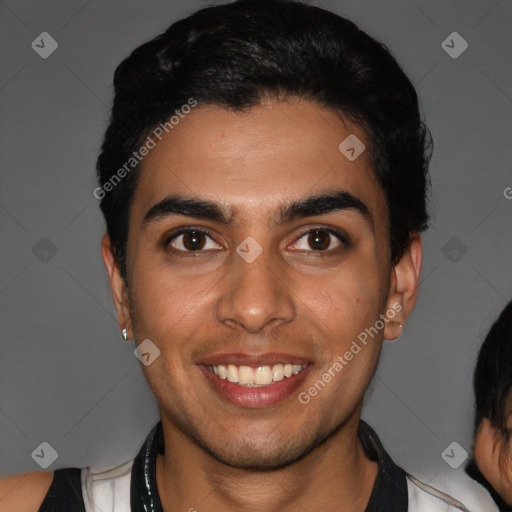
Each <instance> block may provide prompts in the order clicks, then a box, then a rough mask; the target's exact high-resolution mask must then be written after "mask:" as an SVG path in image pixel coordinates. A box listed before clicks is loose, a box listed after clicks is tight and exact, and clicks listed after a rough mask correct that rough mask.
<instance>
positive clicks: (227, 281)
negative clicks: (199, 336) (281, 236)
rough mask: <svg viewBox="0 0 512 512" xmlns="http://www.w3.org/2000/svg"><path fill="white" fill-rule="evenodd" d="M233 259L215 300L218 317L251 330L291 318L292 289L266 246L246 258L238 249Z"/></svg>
mask: <svg viewBox="0 0 512 512" xmlns="http://www.w3.org/2000/svg"><path fill="white" fill-rule="evenodd" d="M233 260H234V261H233V265H232V266H231V268H230V270H229V273H228V274H227V275H226V276H225V277H224V279H223V280H222V284H223V286H224V288H223V289H222V294H221V296H220V298H219V299H218V300H217V303H216V306H217V311H216V315H217V320H218V321H219V322H222V323H224V324H225V325H226V326H228V327H231V328H240V327H241V328H243V329H245V330H246V331H248V332H251V333H257V332H260V331H262V330H265V329H266V328H268V327H269V326H270V325H272V327H278V326H279V325H281V324H284V323H287V322H290V321H291V320H293V318H294V316H295V305H294V301H293V292H292V290H291V289H290V287H289V286H287V284H286V276H285V273H284V272H283V271H282V269H279V268H278V267H279V262H278V261H276V260H277V257H274V258H272V254H270V251H269V250H268V249H265V250H263V252H262V253H261V254H260V255H259V256H258V257H257V258H256V259H255V260H254V261H251V262H249V261H250V260H249V261H247V260H245V259H244V258H243V257H241V256H240V255H239V254H238V253H233ZM273 260H274V261H273ZM280 270H281V271H280Z"/></svg>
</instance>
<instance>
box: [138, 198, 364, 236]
mask: <svg viewBox="0 0 512 512" xmlns="http://www.w3.org/2000/svg"><path fill="white" fill-rule="evenodd" d="M342 210H354V211H356V212H358V213H359V214H361V216H362V217H363V218H364V219H365V220H366V221H367V222H368V223H369V224H373V223H372V219H371V215H370V212H369V209H368V207H367V206H366V205H365V204H364V203H363V202H362V201H361V200H360V199H358V198H357V197H355V196H354V195H353V194H351V193H350V192H347V191H345V190H333V191H327V192H323V193H320V194H315V195H312V196H308V197H306V198H303V199H299V200H295V201H292V202H290V203H288V204H284V205H281V207H280V209H279V219H278V221H277V222H276V224H277V225H281V224H284V223H286V222H290V221H292V220H295V219H298V218H306V217H313V216H315V215H325V214H328V213H334V212H337V211H342ZM174 215H183V216H186V217H194V218H197V219H205V220H211V221H214V222H218V223H220V224H224V225H226V226H232V225H233V223H234V217H233V216H232V215H230V214H229V213H228V212H227V211H226V210H225V209H224V208H223V207H222V206H221V205H220V204H218V203H215V202H212V201H208V200H205V199H195V198H191V197H184V196H182V195H179V194H172V195H169V196H167V197H165V198H164V199H162V200H161V201H159V202H158V203H156V204H155V205H153V206H152V207H151V208H150V209H149V210H148V212H147V213H146V214H145V215H144V219H143V221H142V229H145V228H146V227H147V226H148V225H149V224H152V223H154V222H158V221H159V220H161V219H164V218H166V217H170V216H174Z"/></svg>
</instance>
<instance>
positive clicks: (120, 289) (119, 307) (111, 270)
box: [101, 235, 133, 338]
mask: <svg viewBox="0 0 512 512" xmlns="http://www.w3.org/2000/svg"><path fill="white" fill-rule="evenodd" d="M101 255H102V257H103V262H104V263H105V268H106V269H107V275H108V279H109V281H110V290H111V292H112V298H113V299H114V305H115V307H116V312H117V323H118V325H119V329H120V330H121V329H126V330H127V332H128V338H133V332H132V321H131V318H130V308H129V302H128V291H127V289H126V286H125V284H124V281H123V278H122V276H121V272H120V270H119V267H118V265H117V263H116V260H115V257H114V251H113V246H112V243H111V241H110V237H109V236H108V235H103V237H102V239H101Z"/></svg>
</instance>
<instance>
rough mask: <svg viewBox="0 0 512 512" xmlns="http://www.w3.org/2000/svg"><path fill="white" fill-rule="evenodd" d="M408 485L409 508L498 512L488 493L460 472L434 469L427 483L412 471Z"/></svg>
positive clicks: (416, 509)
mask: <svg viewBox="0 0 512 512" xmlns="http://www.w3.org/2000/svg"><path fill="white" fill-rule="evenodd" d="M407 487H408V492H409V510H410V511H411V512H414V511H421V510H429V511H432V512H434V511H437V510H439V511H441V510H443V511H450V512H457V511H466V512H498V508H497V507H496V504H495V503H494V501H493V500H492V499H491V497H490V496H489V493H488V492H487V491H486V490H485V489H484V488H483V487H481V486H480V485H478V484H477V483H476V482H474V481H473V480H471V479H470V478H469V477H468V476H467V475H465V474H463V473H460V472H453V473H450V474H447V473H445V472H440V473H437V474H436V475H435V476H434V478H432V479H431V480H429V483H428V484H426V483H424V482H422V481H421V480H419V479H417V478H415V477H413V476H412V475H407Z"/></svg>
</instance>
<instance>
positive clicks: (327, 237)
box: [293, 228, 350, 253]
mask: <svg viewBox="0 0 512 512" xmlns="http://www.w3.org/2000/svg"><path fill="white" fill-rule="evenodd" d="M349 247H350V241H349V238H348V236H347V235H346V234H345V233H344V232H343V231H338V230H335V229H333V228H313V229H309V230H307V231H305V232H303V233H302V234H301V236H300V238H299V239H298V240H297V241H296V242H295V243H294V244H293V249H298V250H300V251H307V252H311V251H314V252H319V253H321V252H331V251H333V252H334V250H336V249H339V248H349Z"/></svg>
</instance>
